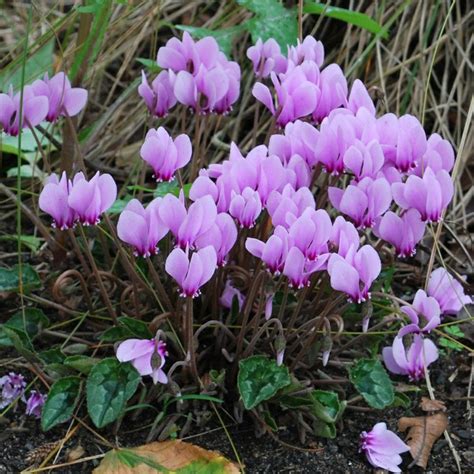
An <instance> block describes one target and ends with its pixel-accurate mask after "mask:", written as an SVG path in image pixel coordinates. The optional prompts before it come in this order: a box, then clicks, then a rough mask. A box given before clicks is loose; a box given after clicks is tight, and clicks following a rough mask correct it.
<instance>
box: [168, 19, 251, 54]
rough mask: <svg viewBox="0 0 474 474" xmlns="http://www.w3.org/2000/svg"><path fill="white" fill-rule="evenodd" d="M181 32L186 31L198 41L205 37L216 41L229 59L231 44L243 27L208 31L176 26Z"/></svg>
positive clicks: (195, 27) (194, 27) (237, 26)
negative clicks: (210, 37)
mask: <svg viewBox="0 0 474 474" xmlns="http://www.w3.org/2000/svg"><path fill="white" fill-rule="evenodd" d="M176 28H177V29H178V30H181V31H187V32H188V33H189V34H190V35H191V36H193V37H194V38H197V39H200V38H204V37H205V36H212V37H213V38H215V40H216V41H217V43H218V45H219V48H220V49H221V51H222V52H223V53H224V54H225V55H226V56H227V57H230V55H231V51H232V43H233V42H234V39H235V37H236V35H237V34H238V33H241V32H242V31H243V30H244V29H245V26H244V25H243V24H240V25H236V26H231V27H230V28H220V29H218V30H210V29H209V28H200V27H197V26H187V25H176Z"/></svg>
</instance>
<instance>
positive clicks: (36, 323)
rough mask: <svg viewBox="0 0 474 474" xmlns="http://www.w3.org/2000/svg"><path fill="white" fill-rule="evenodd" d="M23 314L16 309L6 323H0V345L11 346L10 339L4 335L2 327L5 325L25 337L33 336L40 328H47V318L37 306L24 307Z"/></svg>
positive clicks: (30, 337)
mask: <svg viewBox="0 0 474 474" xmlns="http://www.w3.org/2000/svg"><path fill="white" fill-rule="evenodd" d="M24 312H25V314H24V317H23V312H22V311H18V312H17V313H15V314H14V315H13V316H12V317H11V318H10V319H9V320H8V321H7V322H6V323H4V324H2V325H0V345H3V346H12V345H13V343H12V341H11V340H10V339H9V338H8V336H6V335H5V332H4V330H3V328H5V327H7V328H9V329H12V330H14V331H15V332H17V333H19V335H20V337H22V336H23V337H26V339H32V338H34V337H35V336H36V335H37V334H38V333H39V332H40V331H41V329H42V328H47V327H48V326H49V324H50V322H49V319H48V318H47V316H46V315H45V314H44V313H43V311H42V310H40V309H37V308H25V310H24Z"/></svg>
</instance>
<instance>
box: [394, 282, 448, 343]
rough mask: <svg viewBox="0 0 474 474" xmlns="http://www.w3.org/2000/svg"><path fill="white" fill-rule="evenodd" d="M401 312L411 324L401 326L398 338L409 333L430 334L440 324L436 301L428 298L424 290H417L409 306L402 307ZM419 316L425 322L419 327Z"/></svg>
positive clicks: (439, 313)
mask: <svg viewBox="0 0 474 474" xmlns="http://www.w3.org/2000/svg"><path fill="white" fill-rule="evenodd" d="M401 310H402V311H403V312H404V313H405V314H406V315H407V316H408V318H409V319H410V321H411V324H408V325H407V326H403V327H402V328H401V329H400V331H399V332H398V335H399V336H405V335H406V334H409V333H412V332H414V333H421V332H423V333H425V332H430V331H431V330H432V329H435V328H436V327H438V326H439V325H440V324H441V310H440V307H439V304H438V301H437V300H436V299H435V298H433V297H432V296H428V295H427V294H426V293H425V291H424V290H418V291H417V292H416V294H415V299H414V300H413V304H412V305H411V306H403V307H402V308H401ZM420 316H422V319H423V320H424V321H426V323H425V325H424V326H423V327H420Z"/></svg>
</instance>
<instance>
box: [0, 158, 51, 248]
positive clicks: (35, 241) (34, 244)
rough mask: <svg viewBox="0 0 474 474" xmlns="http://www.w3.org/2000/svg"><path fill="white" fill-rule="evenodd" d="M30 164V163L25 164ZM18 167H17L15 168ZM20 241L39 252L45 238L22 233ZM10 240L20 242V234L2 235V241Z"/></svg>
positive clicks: (0, 237) (0, 238)
mask: <svg viewBox="0 0 474 474" xmlns="http://www.w3.org/2000/svg"><path fill="white" fill-rule="evenodd" d="M24 166H30V165H24ZM13 169H16V168H13ZM19 237H20V242H21V244H22V245H24V246H25V247H27V248H29V249H30V250H31V251H32V252H37V251H38V249H39V248H40V245H41V242H43V239H40V238H39V237H35V236H34V235H20V236H19ZM1 240H3V241H8V242H18V236H16V235H2V236H0V241H1Z"/></svg>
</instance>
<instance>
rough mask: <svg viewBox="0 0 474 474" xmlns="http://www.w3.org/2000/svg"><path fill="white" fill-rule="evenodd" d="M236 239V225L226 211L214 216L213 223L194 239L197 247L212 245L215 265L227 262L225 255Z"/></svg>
mask: <svg viewBox="0 0 474 474" xmlns="http://www.w3.org/2000/svg"><path fill="white" fill-rule="evenodd" d="M236 240H237V226H236V225H235V222H234V219H232V217H231V216H229V214H227V213H226V212H220V213H219V214H217V216H216V220H215V222H214V224H213V225H212V226H211V227H210V228H209V229H208V230H207V231H206V232H204V233H202V234H200V235H199V236H198V237H197V238H196V240H195V241H194V245H195V247H196V248H197V249H202V248H204V247H207V246H208V245H212V247H214V250H215V251H216V254H217V265H218V266H222V265H225V264H226V263H227V256H228V255H229V252H230V251H231V250H232V247H233V246H234V244H235V242H236Z"/></svg>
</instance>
